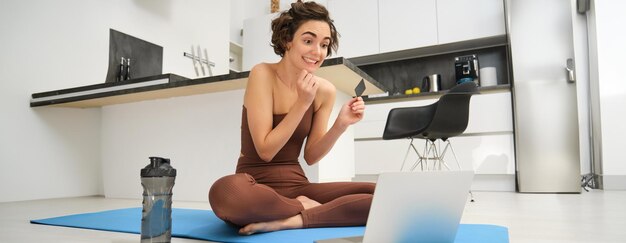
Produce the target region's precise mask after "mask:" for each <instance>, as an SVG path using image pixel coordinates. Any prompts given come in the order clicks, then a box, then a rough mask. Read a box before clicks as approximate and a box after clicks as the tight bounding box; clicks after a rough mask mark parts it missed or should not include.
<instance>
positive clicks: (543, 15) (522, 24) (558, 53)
mask: <svg viewBox="0 0 626 243" xmlns="http://www.w3.org/2000/svg"><path fill="white" fill-rule="evenodd" d="M572 10H573V9H572V8H571V0H554V1H544V0H524V1H517V0H506V11H507V27H508V30H509V38H510V44H511V60H512V66H513V106H514V120H515V148H516V151H515V154H516V169H517V173H516V175H517V183H518V184H517V186H518V190H519V191H520V192H533V193H579V192H580V189H581V187H580V178H581V174H580V153H579V140H578V139H579V137H578V111H577V100H576V84H575V82H571V80H570V79H571V75H568V74H569V73H571V72H568V71H567V70H566V68H568V65H567V63H568V61H567V60H568V59H571V58H574V46H573V39H572V38H573V37H572V36H573V33H572ZM570 68H571V67H570Z"/></svg>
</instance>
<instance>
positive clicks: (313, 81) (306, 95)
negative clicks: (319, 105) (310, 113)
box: [297, 70, 319, 106]
mask: <svg viewBox="0 0 626 243" xmlns="http://www.w3.org/2000/svg"><path fill="white" fill-rule="evenodd" d="M318 87H319V84H318V83H317V77H315V75H313V74H312V73H309V72H307V71H306V70H302V72H300V76H299V77H298V84H297V91H298V101H300V102H302V103H303V104H305V105H307V106H310V105H311V103H313V100H314V99H315V94H316V93H317V88H318Z"/></svg>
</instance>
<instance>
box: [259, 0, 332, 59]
mask: <svg viewBox="0 0 626 243" xmlns="http://www.w3.org/2000/svg"><path fill="white" fill-rule="evenodd" d="M309 20H318V21H324V22H326V23H328V26H329V27H330V45H329V47H330V48H328V51H327V53H326V56H330V55H332V52H333V50H334V51H335V52H337V47H338V46H339V39H338V38H337V35H338V33H337V29H336V28H335V25H334V24H333V20H332V19H330V15H329V14H328V10H326V8H325V7H324V6H322V5H319V4H317V3H315V2H302V0H298V1H297V2H295V3H292V4H291V9H289V10H288V11H283V12H282V13H281V14H280V16H278V18H276V19H274V20H273V21H272V44H271V46H272V47H273V48H274V53H276V54H278V55H279V56H281V57H282V56H284V55H285V52H286V51H287V43H288V42H291V41H293V35H294V34H295V33H296V30H298V28H300V26H301V25H302V24H303V23H304V22H307V21H309Z"/></svg>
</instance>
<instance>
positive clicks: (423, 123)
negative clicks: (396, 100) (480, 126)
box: [383, 82, 478, 140]
mask: <svg viewBox="0 0 626 243" xmlns="http://www.w3.org/2000/svg"><path fill="white" fill-rule="evenodd" d="M477 93H478V88H477V86H476V83H474V82H466V83H462V84H459V85H457V86H455V87H453V88H452V89H450V90H449V91H448V92H447V93H446V94H444V95H442V96H441V98H439V100H438V101H437V102H435V103H432V104H430V105H426V106H417V107H402V108H394V109H391V110H390V111H389V115H388V116H387V123H386V124H385V130H384V132H383V139H385V140H388V139H398V138H408V137H417V138H423V139H432V140H434V139H439V138H443V139H447V138H449V137H453V136H457V135H459V134H461V133H463V132H464V131H465V128H467V123H468V120H469V100H470V97H471V96H472V95H473V94H477Z"/></svg>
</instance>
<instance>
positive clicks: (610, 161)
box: [590, 1, 626, 190]
mask: <svg viewBox="0 0 626 243" xmlns="http://www.w3.org/2000/svg"><path fill="white" fill-rule="evenodd" d="M592 2H593V4H592V9H591V11H592V18H593V19H592V20H590V21H592V26H591V28H592V29H593V30H592V31H595V39H591V40H590V43H594V42H595V45H594V46H592V50H590V51H591V55H594V54H595V55H597V58H595V60H592V64H591V65H592V66H591V73H592V74H591V76H592V82H594V81H596V82H598V83H597V84H598V88H599V90H598V93H599V101H600V104H599V105H600V113H601V115H600V118H601V137H602V150H601V156H602V171H603V174H604V188H605V189H609V190H610V189H619V190H626V159H625V158H626V157H625V156H624V146H623V144H624V139H625V138H626V127H625V126H624V124H626V82H625V81H624V75H623V74H622V73H623V70H624V68H623V67H622V63H623V60H624V56H626V48H625V47H624V43H626V29H624V26H623V23H626V16H624V14H623V10H624V9H626V2H624V1H592Z"/></svg>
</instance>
